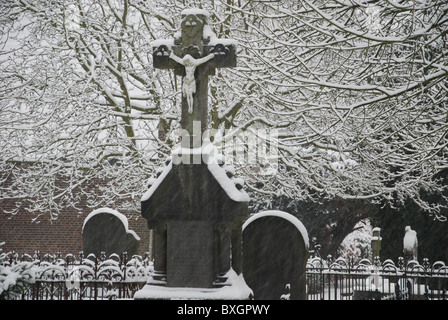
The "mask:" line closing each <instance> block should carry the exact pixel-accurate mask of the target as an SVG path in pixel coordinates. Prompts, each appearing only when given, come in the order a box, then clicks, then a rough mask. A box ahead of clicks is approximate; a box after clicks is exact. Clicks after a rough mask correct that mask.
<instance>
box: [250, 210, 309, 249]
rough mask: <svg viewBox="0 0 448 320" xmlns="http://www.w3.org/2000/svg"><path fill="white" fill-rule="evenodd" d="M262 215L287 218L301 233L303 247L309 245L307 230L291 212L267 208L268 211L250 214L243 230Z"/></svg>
mask: <svg viewBox="0 0 448 320" xmlns="http://www.w3.org/2000/svg"><path fill="white" fill-rule="evenodd" d="M262 217H279V218H283V219H285V220H288V221H289V222H291V223H292V224H293V225H294V226H295V227H296V228H297V229H298V230H299V232H300V233H301V234H302V237H303V241H304V242H305V247H306V248H307V249H308V248H309V246H310V245H309V238H308V231H307V230H306V228H305V226H304V225H303V223H302V222H301V221H300V220H299V219H297V218H296V217H294V216H293V215H292V214H290V213H288V212H284V211H279V210H268V211H262V212H259V213H255V214H253V215H252V216H250V217H249V219H247V220H246V222H244V224H243V230H244V229H245V228H246V227H247V226H248V225H249V224H250V223H251V222H253V221H255V220H257V219H259V218H262Z"/></svg>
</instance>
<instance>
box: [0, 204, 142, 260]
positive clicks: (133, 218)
mask: <svg viewBox="0 0 448 320" xmlns="http://www.w3.org/2000/svg"><path fill="white" fill-rule="evenodd" d="M9 205H12V201H5V200H1V201H0V242H5V245H3V246H2V250H3V252H9V251H12V250H15V251H16V252H18V253H19V254H22V253H28V254H34V252H35V251H36V250H39V252H40V253H41V254H46V253H51V254H54V253H57V252H61V253H62V254H63V255H66V254H68V253H73V254H76V255H78V254H79V252H80V251H81V250H82V225H83V223H84V219H85V217H86V216H87V215H88V214H89V213H90V212H91V211H93V210H88V211H87V210H86V211H85V212H83V213H82V214H81V215H80V214H78V212H75V211H72V212H71V211H66V212H63V213H61V214H60V215H59V216H58V218H57V219H56V220H53V221H49V219H48V216H49V215H43V216H42V217H40V219H39V222H37V223H36V222H33V221H32V219H33V218H34V217H35V216H34V215H33V214H31V213H27V212H19V213H18V214H16V215H13V216H11V215H8V214H7V213H5V212H4V211H3V210H2V209H6V208H7V207H8V206H9ZM122 213H123V214H125V215H126V216H127V217H128V222H129V228H130V229H131V230H134V231H135V232H136V233H137V234H138V236H139V237H140V249H139V254H141V255H144V253H145V252H148V251H149V230H148V227H147V224H146V220H145V219H144V218H143V217H142V216H141V215H140V214H139V213H134V214H132V215H129V214H126V213H124V212H122Z"/></svg>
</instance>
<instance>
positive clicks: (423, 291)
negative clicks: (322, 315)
mask: <svg viewBox="0 0 448 320" xmlns="http://www.w3.org/2000/svg"><path fill="white" fill-rule="evenodd" d="M306 276H307V292H308V299H311V300H369V299H375V300H380V299H382V300H387V299H391V300H408V299H411V300H422V299H428V300H448V266H446V265H445V263H443V262H441V261H438V262H436V263H434V264H430V263H429V261H428V260H427V259H424V260H423V263H422V264H419V263H418V262H417V261H414V260H412V261H409V262H407V263H405V262H404V260H403V258H399V260H398V264H397V265H396V264H395V263H394V262H393V261H392V260H390V259H389V260H386V261H384V262H382V263H381V262H380V261H379V260H378V259H376V260H375V262H374V263H371V262H370V261H369V260H367V259H364V260H361V261H360V262H359V263H356V264H353V263H352V262H351V261H347V260H345V259H342V258H339V259H336V260H335V261H333V260H332V259H331V257H328V258H327V259H321V258H312V259H310V260H309V261H308V263H307V268H306Z"/></svg>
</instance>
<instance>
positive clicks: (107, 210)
mask: <svg viewBox="0 0 448 320" xmlns="http://www.w3.org/2000/svg"><path fill="white" fill-rule="evenodd" d="M100 213H109V214H112V215H114V216H116V217H117V218H118V219H120V220H121V222H122V223H123V226H124V228H125V230H126V233H130V234H132V235H133V236H134V238H135V239H136V240H139V241H140V237H139V236H138V235H137V234H136V233H135V231H133V230H129V223H128V218H126V216H125V215H124V214H122V213H120V212H118V211H117V210H113V209H110V208H100V209H96V210H93V211H92V212H90V213H89V215H88V216H87V217H86V218H85V219H84V224H83V225H82V231H84V227H85V225H86V223H87V221H89V220H90V219H91V218H92V217H93V216H96V215H97V214H100Z"/></svg>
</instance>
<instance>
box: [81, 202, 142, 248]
mask: <svg viewBox="0 0 448 320" xmlns="http://www.w3.org/2000/svg"><path fill="white" fill-rule="evenodd" d="M82 242H83V250H84V254H86V255H88V254H90V253H93V254H95V255H96V256H99V255H100V253H101V252H105V254H106V256H109V255H111V254H113V253H116V254H121V253H123V252H124V251H126V252H127V254H128V256H129V257H132V256H133V255H134V254H137V252H138V248H139V245H140V238H139V236H138V235H137V234H136V233H135V232H134V231H132V230H129V227H128V220H127V218H126V216H125V215H123V214H121V213H119V212H118V211H115V210H112V209H109V208H101V209H97V210H94V211H92V212H91V213H90V214H89V215H88V216H87V217H86V218H85V219H84V224H83V227H82Z"/></svg>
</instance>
